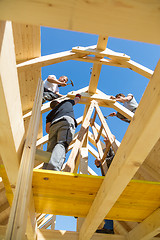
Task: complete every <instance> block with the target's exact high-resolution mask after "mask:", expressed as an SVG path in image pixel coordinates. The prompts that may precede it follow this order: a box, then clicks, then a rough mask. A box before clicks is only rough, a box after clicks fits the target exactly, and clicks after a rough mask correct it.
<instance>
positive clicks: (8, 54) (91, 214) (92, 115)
mask: <svg viewBox="0 0 160 240" xmlns="http://www.w3.org/2000/svg"><path fill="white" fill-rule="evenodd" d="M84 9H85V11H84ZM159 9H160V3H159V1H158V0H155V1H154V2H153V1H152V0H147V4H145V3H144V2H143V1H140V0H138V1H136V2H135V1H125V0H121V1H120V2H118V1H113V0H111V1H99V0H95V1H83V0H79V1H76V0H75V1H71V0H68V1H64V0H61V1H57V0H56V1H54V2H53V1H52V0H51V1H50V2H49V1H44V0H42V1H40V2H38V1H33V0H31V1H24V0H21V1H16V0H2V1H0V20H1V21H0V102H1V108H0V194H1V199H0V239H4V238H5V239H7V240H8V239H13V240H14V239H37V240H40V239H56V240H57V239H61V240H68V239H74V240H89V239H93V240H94V239H95V240H103V239H104V240H105V239H110V240H112V239H117V240H121V239H122V240H142V239H143V240H147V239H148V240H149V239H157V240H158V239H160V237H159V235H158V234H159V233H160V209H159V207H160V204H159V198H158V197H157V198H158V200H157V199H156V197H155V195H156V194H154V193H157V196H159V195H158V193H159V191H158V190H157V189H159V182H160V169H159V163H158V160H159V158H160V147H159V146H160V128H159V119H160V97H159V96H160V61H159V62H158V64H157V66H156V68H155V70H154V71H152V70H150V69H148V68H146V67H144V66H142V65H141V64H140V63H136V62H134V61H132V60H131V57H130V56H128V55H127V54H125V53H119V52H115V51H112V50H110V49H109V48H107V41H108V36H111V37H117V38H123V39H130V40H136V41H142V42H148V43H153V44H160V31H159V23H160V14H159ZM28 12H29V13H30V14H28ZM96 14H98V16H97V15H96ZM59 15H61V18H58V16H59ZM95 15H96V16H97V17H95ZM48 16H50V18H48ZM148 16H150V17H148ZM57 18H58V21H57ZM119 20H121V21H119ZM86 22H87V24H86ZM111 23H112V24H111ZM40 26H49V27H55V28H60V29H66V30H74V31H81V32H87V33H95V34H98V35H99V38H98V42H97V45H93V46H88V47H83V46H78V47H77V46H73V48H72V49H70V50H68V51H65V52H60V53H55V54H50V55H46V56H41V54H40ZM146 26H147V27H146ZM148 28H149V29H150V34H148ZM24 39H25V40H24ZM90 55H92V56H90ZM93 55H94V57H93ZM68 60H75V61H83V62H90V63H93V68H92V73H91V78H90V82H89V86H87V87H84V88H82V89H79V90H77V91H73V92H70V93H68V94H67V95H66V96H64V97H62V99H67V98H69V99H73V98H74V96H75V95H76V94H77V93H80V94H81V95H82V98H81V101H80V104H84V105H85V110H84V113H83V114H82V116H81V117H80V118H78V119H77V122H78V125H81V128H80V131H79V132H77V133H76V134H75V136H74V139H73V141H72V142H71V144H70V146H69V148H68V151H71V152H70V155H69V158H68V160H67V162H66V164H65V165H64V168H63V171H64V172H68V173H64V172H60V173H58V174H57V173H49V172H47V171H45V170H43V171H44V172H43V171H42V170H41V169H40V168H41V167H42V164H43V162H48V161H49V158H50V153H48V152H44V151H42V150H41V149H40V148H41V147H42V146H43V144H45V143H46V142H47V140H48V135H46V136H43V135H42V114H43V113H44V112H47V111H49V110H50V103H45V104H43V105H42V101H41V99H42V91H43V87H42V80H41V68H42V67H44V66H48V65H51V64H56V63H60V62H63V61H68ZM102 65H107V66H114V67H122V68H128V69H131V70H133V71H135V72H137V73H138V74H141V75H142V76H144V77H146V78H148V79H149V83H148V86H147V88H146V90H145V92H144V94H143V97H142V99H141V101H140V104H139V106H138V108H137V110H136V113H135V114H133V113H132V112H130V111H129V110H127V109H126V108H125V107H123V106H122V105H121V104H119V103H117V102H116V101H115V100H111V99H110V96H108V95H106V94H105V93H103V92H101V91H100V90H98V89H97V86H98V81H99V76H100V72H101V67H102ZM11 76H12V77H11ZM148 102H149V103H150V104H149V105H148ZM100 107H108V108H113V109H115V110H116V111H118V112H120V113H121V114H123V115H124V116H125V117H127V118H128V119H130V120H131V123H130V125H129V127H128V129H127V131H126V134H125V136H124V138H123V140H122V142H121V143H120V142H118V140H117V139H115V138H114V137H113V135H112V133H111V130H110V129H109V126H108V125H107V123H106V121H105V118H104V116H103V114H102V112H101V108H100ZM96 118H99V120H100V122H101V125H98V124H97V123H96ZM89 128H90V129H91V131H90V130H89ZM105 136H107V137H108V139H109V144H108V146H107V147H106V146H105V145H104V144H103V143H102V142H101V139H102V137H103V138H104V137H105ZM90 143H91V144H92V145H93V146H94V147H95V148H96V149H97V150H95V148H93V147H92V146H91V145H90ZM110 146H112V148H113V150H114V152H115V157H114V160H113V162H112V164H111V167H110V168H109V170H108V169H107V165H106V163H105V161H104V159H105V157H106V154H107V152H108V150H109V148H110ZM146 146H147V147H146ZM105 147H106V149H105V150H104V148H105ZM88 152H90V153H91V154H92V155H93V156H94V157H95V158H100V160H101V163H102V165H101V171H102V175H105V174H106V175H105V177H98V176H91V175H96V173H95V172H94V171H93V170H92V169H91V168H90V167H89V166H88V161H89V159H88ZM135 156H136V159H135ZM33 169H34V170H33ZM78 170H79V174H77V172H78ZM40 174H46V175H45V177H43V180H42V184H45V182H46V181H48V180H50V178H53V179H54V181H59V182H60V181H61V178H62V177H64V178H66V182H67V181H68V182H69V181H71V180H72V181H74V179H75V182H76V181H77V182H78V181H79V182H80V183H81V181H82V183H83V181H84V179H85V180H86V183H87V181H88V185H89V184H90V185H89V187H90V188H88V189H89V190H86V191H91V192H92V191H93V192H94V193H93V194H92V195H93V196H94V197H93V199H92V201H90V199H91V197H90V196H89V197H88V195H87V196H86V199H89V200H88V202H89V201H90V205H89V206H90V208H89V209H88V210H87V211H86V212H85V213H84V214H79V215H78V216H77V217H78V219H77V232H70V231H56V230H54V228H55V221H56V214H57V215H58V214H61V215H63V214H64V213H63V212H62V213H59V212H57V213H56V211H55V210H54V209H52V211H51V212H49V211H50V209H49V207H48V209H46V210H45V211H46V212H43V209H42V208H39V209H42V212H37V211H36V209H38V207H37V206H38V204H37V202H38V201H39V202H38V203H39V206H40V198H38V197H37V195H36V194H37V192H36V191H40V190H39V189H38V187H37V181H38V180H37V179H38V177H40ZM49 174H51V177H49V176H50V175H49ZM86 175H87V176H86ZM32 176H33V182H32ZM67 179H68V180H67ZM70 179H71V180H70ZM81 179H82V180H81ZM87 179H88V180H87ZM92 179H94V181H95V185H96V184H97V185H96V186H97V189H96V191H95V189H93V186H92V181H91V180H92ZM133 179H134V180H133ZM140 180H143V181H142V182H140ZM134 181H137V182H136V184H142V185H141V186H143V184H148V185H146V186H147V189H149V187H150V189H152V192H153V195H149V194H148V197H149V200H147V201H150V202H151V204H150V209H148V211H149V212H147V210H145V209H143V210H144V211H143V214H142V213H141V211H142V208H139V209H138V208H136V207H135V206H132V204H130V203H129V201H128V202H127V203H126V204H128V205H127V206H128V208H131V207H135V212H136V211H137V213H138V214H139V215H137V216H139V218H138V217H137V218H135V219H134V218H133V216H132V215H133V214H131V215H130V216H129V214H128V216H127V217H128V218H127V217H126V216H125V217H124V216H123V217H122V216H120V215H119V216H118V217H117V215H116V214H114V209H115V207H116V206H117V203H118V202H120V200H121V199H122V196H123V194H124V193H125V191H127V189H128V188H130V186H131V185H132V183H133V182H134ZM79 182H78V183H77V184H80V183H79ZM69 183H70V182H69ZM82 183H81V184H82ZM98 184H99V185H98ZM86 185H87V184H86ZM78 186H79V185H78ZM138 186H140V185H138ZM36 187H37V188H36ZM60 187H61V183H60ZM142 190H144V188H143V187H142ZM156 191H158V192H156ZM87 193H88V192H87ZM89 193H90V192H89ZM42 194H43V193H42ZM55 194H57V192H56V189H55ZM74 194H75V196H80V195H76V194H79V193H77V192H75V193H74ZM84 194H85V193H84ZM139 194H142V192H141V193H139ZM50 196H51V195H50ZM140 196H142V195H140ZM45 197H46V199H47V196H46V194H44V198H45ZM67 198H68V199H69V197H68V195H67ZM77 198H78V197H77ZM35 199H37V201H35ZM57 199H58V195H57ZM59 199H60V196H59ZM73 199H74V197H73V198H72V197H71V198H70V200H69V201H70V202H69V201H68V204H70V203H71V204H72V200H73ZM43 200H44V199H42V201H43ZM52 200H53V201H55V199H54V196H52ZM151 200H153V202H152V201H151ZM45 201H47V200H45ZM144 201H145V200H144ZM57 204H58V202H57ZM141 204H142V205H145V204H146V202H142V203H141ZM156 204H158V205H156ZM51 205H52V204H51ZM147 206H148V205H147ZM73 210H75V209H73ZM47 211H48V212H47ZM73 212H74V211H73ZM111 213H113V214H111ZM46 214H48V215H47V216H46ZM110 214H111V215H110ZM73 216H74V214H73ZM107 216H112V217H111V219H113V220H114V229H115V234H114V235H108V234H107V235H105V234H97V233H95V231H96V229H97V228H98V226H99V225H100V224H101V223H102V221H103V219H105V218H107ZM108 218H109V217H108ZM8 219H9V220H8ZM48 227H50V228H51V229H50V230H48V229H47V228H48Z"/></svg>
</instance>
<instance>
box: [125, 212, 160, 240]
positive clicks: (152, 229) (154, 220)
mask: <svg viewBox="0 0 160 240" xmlns="http://www.w3.org/2000/svg"><path fill="white" fill-rule="evenodd" d="M159 233H160V209H159V208H158V209H157V210H156V211H155V212H153V213H152V214H151V215H150V216H149V217H148V218H146V219H145V220H144V221H143V222H142V223H140V224H138V225H137V226H136V227H135V228H133V229H132V230H131V231H130V232H129V233H128V236H127V237H128V240H135V239H136V240H150V239H151V238H152V237H154V236H156V235H157V234H159Z"/></svg>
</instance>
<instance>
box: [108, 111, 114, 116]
mask: <svg viewBox="0 0 160 240" xmlns="http://www.w3.org/2000/svg"><path fill="white" fill-rule="evenodd" d="M108 116H110V117H115V116H116V112H113V113H110V114H109V115H108Z"/></svg>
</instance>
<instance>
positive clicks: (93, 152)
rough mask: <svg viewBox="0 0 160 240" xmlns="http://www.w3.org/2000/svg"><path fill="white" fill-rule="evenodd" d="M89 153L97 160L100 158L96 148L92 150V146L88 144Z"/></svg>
mask: <svg viewBox="0 0 160 240" xmlns="http://www.w3.org/2000/svg"><path fill="white" fill-rule="evenodd" d="M88 151H89V152H90V153H91V154H92V155H93V157H95V158H98V157H99V154H98V152H97V151H96V150H95V149H94V148H92V147H91V145H89V144H88Z"/></svg>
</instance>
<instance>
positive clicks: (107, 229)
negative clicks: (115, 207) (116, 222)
mask: <svg viewBox="0 0 160 240" xmlns="http://www.w3.org/2000/svg"><path fill="white" fill-rule="evenodd" d="M104 222H105V223H104V226H103V228H101V229H97V231H96V233H105V234H114V230H113V221H112V220H106V219H105V220H104Z"/></svg>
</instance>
